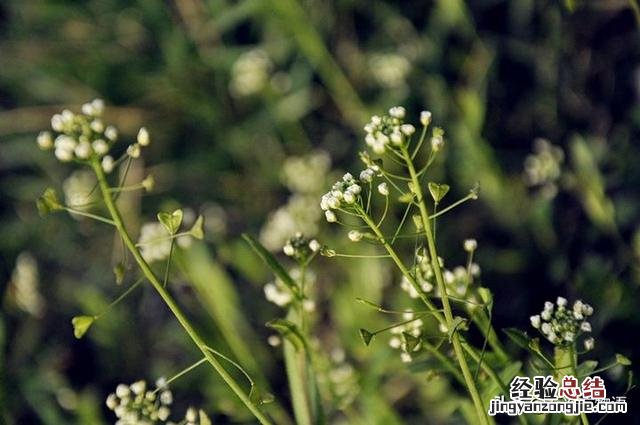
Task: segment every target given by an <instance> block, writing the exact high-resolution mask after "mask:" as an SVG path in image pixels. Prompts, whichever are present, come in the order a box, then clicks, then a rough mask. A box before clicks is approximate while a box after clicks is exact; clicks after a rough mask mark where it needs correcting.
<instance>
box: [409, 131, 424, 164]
mask: <svg viewBox="0 0 640 425" xmlns="http://www.w3.org/2000/svg"><path fill="white" fill-rule="evenodd" d="M427 127H428V126H426V125H424V126H422V133H420V140H418V144H417V145H416V147H415V148H414V149H413V153H412V154H411V159H415V157H416V155H418V152H420V148H421V147H422V144H423V143H424V139H426V137H427Z"/></svg>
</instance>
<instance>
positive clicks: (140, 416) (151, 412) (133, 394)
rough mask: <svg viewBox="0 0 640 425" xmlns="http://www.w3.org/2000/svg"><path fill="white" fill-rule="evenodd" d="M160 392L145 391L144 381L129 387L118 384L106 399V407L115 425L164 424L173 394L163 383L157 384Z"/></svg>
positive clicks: (169, 411) (169, 412) (168, 413)
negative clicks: (114, 418) (115, 418)
mask: <svg viewBox="0 0 640 425" xmlns="http://www.w3.org/2000/svg"><path fill="white" fill-rule="evenodd" d="M158 384H159V385H158V388H160V391H154V390H147V383H146V382H145V381H137V382H134V383H133V384H131V385H125V384H120V385H118V386H117V387H116V391H115V392H114V393H111V394H109V396H108V397H107V402H106V403H107V407H108V408H109V409H110V410H113V412H114V413H115V415H116V417H117V418H118V421H116V425H152V424H155V423H158V421H161V422H165V421H166V420H167V419H168V418H169V415H170V414H171V410H170V409H169V406H170V405H171V404H172V403H173V394H172V393H171V391H170V390H168V389H167V388H166V385H164V383H163V382H161V381H159V382H158Z"/></svg>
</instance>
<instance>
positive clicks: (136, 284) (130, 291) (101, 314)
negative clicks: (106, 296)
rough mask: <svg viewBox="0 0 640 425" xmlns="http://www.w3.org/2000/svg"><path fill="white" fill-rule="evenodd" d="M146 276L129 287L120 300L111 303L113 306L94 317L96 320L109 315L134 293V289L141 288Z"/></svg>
mask: <svg viewBox="0 0 640 425" xmlns="http://www.w3.org/2000/svg"><path fill="white" fill-rule="evenodd" d="M144 279H145V278H144V276H143V277H141V278H140V279H138V280H137V281H135V282H134V283H133V284H132V285H131V286H129V287H128V288H127V290H126V291H124V292H123V293H122V294H121V295H120V296H119V297H118V298H116V299H115V300H113V301H112V302H111V304H109V305H108V306H107V307H106V308H105V309H104V310H102V311H101V312H100V313H99V314H97V315H95V316H93V317H94V319H95V320H98V319H99V318H100V317H102V316H104V315H105V314H107V312H109V310H111V309H112V308H113V307H115V306H116V305H118V304H119V303H120V301H122V300H124V299H125V298H126V297H127V296H128V295H129V294H130V293H132V292H133V290H134V289H136V288H137V287H138V286H140V284H141V283H142V282H144Z"/></svg>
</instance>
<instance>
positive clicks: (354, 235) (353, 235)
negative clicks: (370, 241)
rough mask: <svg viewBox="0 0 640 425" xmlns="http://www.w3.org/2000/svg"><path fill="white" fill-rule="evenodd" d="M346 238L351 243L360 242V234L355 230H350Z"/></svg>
mask: <svg viewBox="0 0 640 425" xmlns="http://www.w3.org/2000/svg"><path fill="white" fill-rule="evenodd" d="M348 236H349V240H351V242H359V241H361V240H362V233H360V232H358V231H357V230H351V231H350V232H349V234H348Z"/></svg>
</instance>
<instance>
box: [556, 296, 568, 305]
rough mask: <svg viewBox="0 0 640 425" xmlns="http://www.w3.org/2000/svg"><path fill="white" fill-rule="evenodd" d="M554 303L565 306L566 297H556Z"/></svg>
mask: <svg viewBox="0 0 640 425" xmlns="http://www.w3.org/2000/svg"><path fill="white" fill-rule="evenodd" d="M556 304H558V306H559V307H565V306H566V305H567V299H566V298H564V297H558V299H557V300H556Z"/></svg>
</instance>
